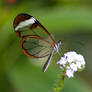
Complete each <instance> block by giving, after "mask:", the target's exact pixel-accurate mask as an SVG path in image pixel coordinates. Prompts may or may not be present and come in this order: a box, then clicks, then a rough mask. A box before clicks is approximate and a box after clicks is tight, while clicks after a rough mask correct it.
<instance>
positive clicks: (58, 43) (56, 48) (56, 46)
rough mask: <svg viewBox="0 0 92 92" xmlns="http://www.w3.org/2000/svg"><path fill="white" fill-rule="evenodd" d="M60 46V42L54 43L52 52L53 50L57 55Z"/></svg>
mask: <svg viewBox="0 0 92 92" xmlns="http://www.w3.org/2000/svg"><path fill="white" fill-rule="evenodd" d="M60 45H61V41H58V42H56V43H55V46H54V50H55V51H56V52H57V53H59V47H60Z"/></svg>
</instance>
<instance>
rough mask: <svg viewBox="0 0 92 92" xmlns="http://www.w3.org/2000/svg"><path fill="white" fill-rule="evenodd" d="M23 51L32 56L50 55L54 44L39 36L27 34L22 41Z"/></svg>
mask: <svg viewBox="0 0 92 92" xmlns="http://www.w3.org/2000/svg"><path fill="white" fill-rule="evenodd" d="M21 47H22V49H23V52H24V53H25V54H26V55H27V56H30V57H31V58H32V57H33V58H42V57H46V56H48V55H50V52H51V50H52V45H51V44H50V43H49V42H48V41H46V40H43V39H42V38H41V37H39V36H27V37H24V38H23V40H22V41H21Z"/></svg>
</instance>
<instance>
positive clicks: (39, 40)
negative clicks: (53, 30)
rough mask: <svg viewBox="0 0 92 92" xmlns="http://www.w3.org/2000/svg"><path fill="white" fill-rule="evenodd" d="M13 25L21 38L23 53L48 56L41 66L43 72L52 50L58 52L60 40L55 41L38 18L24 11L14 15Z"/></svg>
mask: <svg viewBox="0 0 92 92" xmlns="http://www.w3.org/2000/svg"><path fill="white" fill-rule="evenodd" d="M13 26H14V30H15V32H16V34H17V36H18V37H19V38H21V39H22V40H21V43H20V46H21V48H22V50H23V52H24V54H26V55H27V56H29V57H30V58H43V57H46V56H48V59H47V61H46V63H45V64H44V67H43V72H45V71H46V70H47V68H48V66H49V64H50V61H51V58H52V56H53V53H54V51H56V52H57V53H59V46H60V44H61V41H58V42H55V41H54V39H53V38H52V36H51V35H50V33H49V32H48V31H47V29H45V28H44V26H43V25H41V24H40V22H39V21H38V20H36V19H35V18H34V17H33V16H31V15H28V14H25V13H21V14H19V15H17V16H16V17H15V19H14V22H13Z"/></svg>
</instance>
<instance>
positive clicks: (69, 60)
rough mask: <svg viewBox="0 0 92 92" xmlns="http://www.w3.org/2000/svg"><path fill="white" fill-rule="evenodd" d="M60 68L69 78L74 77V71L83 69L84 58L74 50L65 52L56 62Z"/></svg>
mask: <svg viewBox="0 0 92 92" xmlns="http://www.w3.org/2000/svg"><path fill="white" fill-rule="evenodd" d="M57 64H59V66H60V69H62V71H64V72H65V74H66V76H67V77H69V78H71V77H74V73H75V72H76V71H80V70H83V69H84V67H85V60H84V58H83V56H82V55H81V54H77V53H76V52H74V51H72V52H67V53H65V54H64V57H61V59H60V60H59V61H58V62H57Z"/></svg>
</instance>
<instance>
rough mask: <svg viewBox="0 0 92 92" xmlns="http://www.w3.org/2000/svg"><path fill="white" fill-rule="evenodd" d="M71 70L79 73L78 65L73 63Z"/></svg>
mask: <svg viewBox="0 0 92 92" xmlns="http://www.w3.org/2000/svg"><path fill="white" fill-rule="evenodd" d="M70 68H71V69H72V70H73V71H75V72H76V71H77V65H76V64H74V63H72V64H71V65H70Z"/></svg>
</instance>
